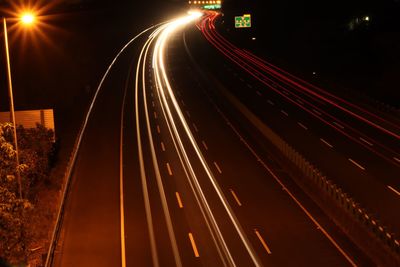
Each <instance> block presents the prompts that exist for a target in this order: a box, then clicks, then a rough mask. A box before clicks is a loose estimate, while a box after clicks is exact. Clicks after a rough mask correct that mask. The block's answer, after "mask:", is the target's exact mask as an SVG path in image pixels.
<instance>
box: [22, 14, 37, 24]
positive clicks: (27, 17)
mask: <svg viewBox="0 0 400 267" xmlns="http://www.w3.org/2000/svg"><path fill="white" fill-rule="evenodd" d="M21 22H22V23H23V24H25V25H30V24H32V23H34V22H35V16H34V15H33V14H32V13H24V14H22V16H21Z"/></svg>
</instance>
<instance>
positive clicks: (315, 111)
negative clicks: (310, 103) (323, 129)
mask: <svg viewBox="0 0 400 267" xmlns="http://www.w3.org/2000/svg"><path fill="white" fill-rule="evenodd" d="M313 111H314V113H316V114H317V115H318V116H321V115H322V113H321V112H319V111H318V110H315V109H313Z"/></svg>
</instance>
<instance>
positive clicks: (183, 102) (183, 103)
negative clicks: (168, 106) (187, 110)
mask: <svg viewBox="0 0 400 267" xmlns="http://www.w3.org/2000/svg"><path fill="white" fill-rule="evenodd" d="M181 102H182V106H184V107H186V104H185V101H183V99H182V100H181Z"/></svg>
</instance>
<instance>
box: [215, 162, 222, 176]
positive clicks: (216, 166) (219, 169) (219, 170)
mask: <svg viewBox="0 0 400 267" xmlns="http://www.w3.org/2000/svg"><path fill="white" fill-rule="evenodd" d="M214 166H215V168H217V171H218V172H219V173H220V174H221V173H222V170H221V168H220V167H219V166H218V163H216V162H215V161H214Z"/></svg>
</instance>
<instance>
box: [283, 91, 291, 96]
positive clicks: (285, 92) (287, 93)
mask: <svg viewBox="0 0 400 267" xmlns="http://www.w3.org/2000/svg"><path fill="white" fill-rule="evenodd" d="M282 93H284V94H285V95H290V94H289V92H287V91H285V90H282Z"/></svg>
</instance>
